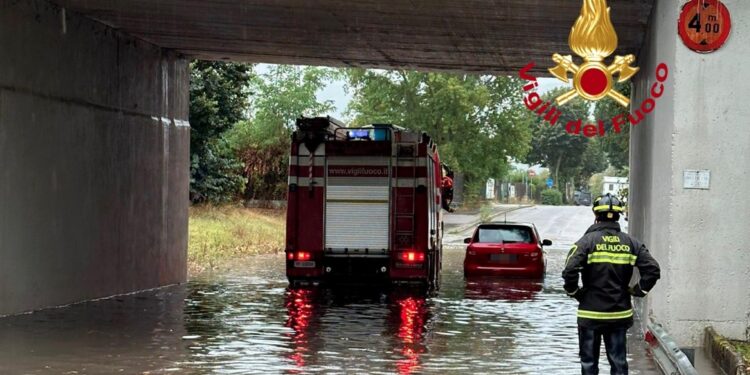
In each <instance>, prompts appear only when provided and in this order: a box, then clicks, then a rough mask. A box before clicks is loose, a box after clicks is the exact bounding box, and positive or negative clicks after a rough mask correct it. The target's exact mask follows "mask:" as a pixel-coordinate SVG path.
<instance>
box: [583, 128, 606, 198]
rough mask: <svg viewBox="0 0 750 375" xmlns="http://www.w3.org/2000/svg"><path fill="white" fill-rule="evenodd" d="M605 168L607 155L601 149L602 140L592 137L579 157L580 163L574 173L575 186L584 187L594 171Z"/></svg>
mask: <svg viewBox="0 0 750 375" xmlns="http://www.w3.org/2000/svg"><path fill="white" fill-rule="evenodd" d="M606 168H607V155H606V154H605V153H604V150H603V149H602V142H601V141H600V140H598V139H592V140H590V141H589V143H588V145H586V150H585V151H584V152H583V156H582V157H581V165H580V167H579V170H578V173H577V174H576V181H575V184H576V186H577V187H584V186H586V185H587V182H588V180H589V179H590V178H591V176H593V175H594V174H595V173H598V172H601V171H603V170H605V169H606Z"/></svg>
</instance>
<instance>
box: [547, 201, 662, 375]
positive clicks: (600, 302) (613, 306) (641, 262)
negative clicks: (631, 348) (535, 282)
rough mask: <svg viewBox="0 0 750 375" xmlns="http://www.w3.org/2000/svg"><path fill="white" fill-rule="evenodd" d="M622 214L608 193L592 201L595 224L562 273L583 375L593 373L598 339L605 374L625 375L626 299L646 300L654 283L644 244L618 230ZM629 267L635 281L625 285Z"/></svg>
mask: <svg viewBox="0 0 750 375" xmlns="http://www.w3.org/2000/svg"><path fill="white" fill-rule="evenodd" d="M622 211H623V206H622V202H620V200H619V199H617V198H616V197H614V196H612V195H610V194H607V195H604V196H601V197H599V198H597V199H596V201H594V215H595V216H596V222H595V224H594V225H592V226H591V227H590V228H589V229H588V230H587V231H586V234H584V235H583V237H582V238H581V239H580V240H578V241H577V242H576V243H575V245H574V246H573V248H572V249H571V250H570V252H569V253H568V257H567V259H566V261H565V269H564V270H563V273H562V276H563V279H564V280H565V286H564V288H565V292H567V293H568V295H569V296H570V297H573V298H575V299H576V300H577V301H578V303H579V305H578V344H579V349H580V351H579V356H580V358H581V373H582V374H584V375H587V374H598V373H599V350H600V347H601V341H602V338H604V346H605V348H606V350H607V359H608V360H609V364H610V366H611V369H612V371H611V373H612V374H618V375H619V374H627V373H628V363H627V359H626V354H627V353H626V351H627V348H626V338H625V334H626V332H627V330H628V328H630V327H631V326H632V325H633V305H632V303H631V296H634V297H644V296H646V294H647V293H648V292H649V291H650V290H651V288H653V287H654V285H655V284H656V280H658V279H659V272H660V271H659V264H658V263H657V262H656V260H655V259H654V258H653V257H652V256H651V254H650V253H649V251H648V249H647V248H646V246H645V245H644V244H642V243H641V242H640V241H638V240H637V239H635V238H633V237H631V236H629V235H628V234H626V233H623V232H621V231H620V224H619V223H618V221H619V219H620V213H621V212H622ZM633 268H638V271H639V273H640V280H639V281H638V282H637V283H635V285H633V286H629V284H630V280H631V277H632V276H633ZM579 274H580V275H581V278H582V281H583V286H582V287H579V284H578V279H579Z"/></svg>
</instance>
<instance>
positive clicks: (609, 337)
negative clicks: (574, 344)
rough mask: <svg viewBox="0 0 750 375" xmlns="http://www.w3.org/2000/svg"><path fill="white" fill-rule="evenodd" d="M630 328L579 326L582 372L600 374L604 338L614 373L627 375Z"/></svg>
mask: <svg viewBox="0 0 750 375" xmlns="http://www.w3.org/2000/svg"><path fill="white" fill-rule="evenodd" d="M627 331H628V329H627V328H625V327H619V328H603V329H593V328H586V327H583V326H578V345H579V349H580V352H579V355H580V357H581V374H583V375H597V374H599V350H600V348H601V346H602V337H603V338H604V347H605V348H606V350H607V360H609V366H610V368H611V369H612V370H611V372H610V373H611V374H612V375H626V374H627V373H628V360H627V355H626V353H627V341H626V338H625V337H626V336H625V335H626V334H627Z"/></svg>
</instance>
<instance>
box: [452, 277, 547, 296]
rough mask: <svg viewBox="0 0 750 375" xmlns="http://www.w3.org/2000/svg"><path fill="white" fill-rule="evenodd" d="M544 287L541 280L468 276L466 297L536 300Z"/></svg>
mask: <svg viewBox="0 0 750 375" xmlns="http://www.w3.org/2000/svg"><path fill="white" fill-rule="evenodd" d="M543 287H544V282H543V281H541V280H524V279H498V278H493V277H476V278H468V279H466V291H465V292H464V297H465V298H467V299H482V300H488V301H497V300H506V301H518V302H520V301H529V300H534V299H535V298H536V296H537V294H539V292H541V291H542V289H543Z"/></svg>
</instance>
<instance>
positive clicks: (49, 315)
mask: <svg viewBox="0 0 750 375" xmlns="http://www.w3.org/2000/svg"><path fill="white" fill-rule="evenodd" d="M564 253H565V252H564V251H563V250H552V251H551V254H550V257H549V271H548V274H549V277H548V278H547V280H546V282H545V283H540V282H533V281H522V280H509V281H502V280H486V279H480V280H470V281H465V280H464V279H463V275H462V269H461V262H462V261H463V255H462V251H460V249H454V250H449V251H447V252H446V257H445V264H444V277H443V285H442V289H441V291H440V292H439V293H438V294H437V295H436V296H432V297H428V296H425V295H424V294H421V293H419V292H417V291H383V290H363V289H362V288H358V287H351V288H344V289H339V290H330V289H322V288H300V289H292V290H289V289H287V283H286V280H285V279H284V277H283V258H282V257H280V256H259V257H255V258H253V259H250V260H249V261H248V262H247V264H244V265H242V266H240V267H237V269H238V270H241V271H235V272H232V273H230V274H228V275H219V276H216V277H205V278H202V279H196V280H193V281H191V282H190V283H188V284H187V285H183V286H177V287H171V288H165V289H161V290H158V291H152V292H146V293H141V294H137V295H130V296H122V297H117V298H113V299H108V300H103V301H97V302H89V303H84V304H79V305H74V306H70V307H67V308H61V309H50V310H45V311H41V312H37V313H34V314H27V315H21V316H15V317H10V318H6V319H0V373H1V374H6V373H7V374H17V373H18V374H25V373H30V374H36V373H43V374H48V373H54V374H66V373H81V374H83V373H88V374H107V373H128V374H132V373H150V374H163V373H180V374H207V373H217V374H248V373H263V374H273V373H285V374H303V373H304V374H307V373H372V374H379V373H382V374H394V373H396V374H404V375H406V374H417V373H435V374H437V373H440V374H444V373H476V374H482V373H492V374H572V373H577V372H578V371H579V370H578V362H577V339H576V327H575V316H574V315H575V314H574V312H575V306H574V304H573V302H572V301H571V300H570V299H568V298H567V297H566V296H565V294H564V293H563V291H562V283H561V281H560V280H559V273H560V269H561V267H562V264H561V262H562V259H563V258H564ZM249 275H252V276H249ZM634 340H637V339H634V338H631V341H634ZM631 357H633V359H634V361H633V363H632V365H631V366H632V367H633V371H631V373H632V374H646V373H656V372H651V371H655V370H654V369H653V367H652V365H650V364H649V363H648V361H644V360H643V358H642V357H643V355H642V353H639V352H634V353H631ZM604 362H606V361H604ZM602 372H603V373H606V372H608V370H607V368H606V366H605V365H603V366H602Z"/></svg>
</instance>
